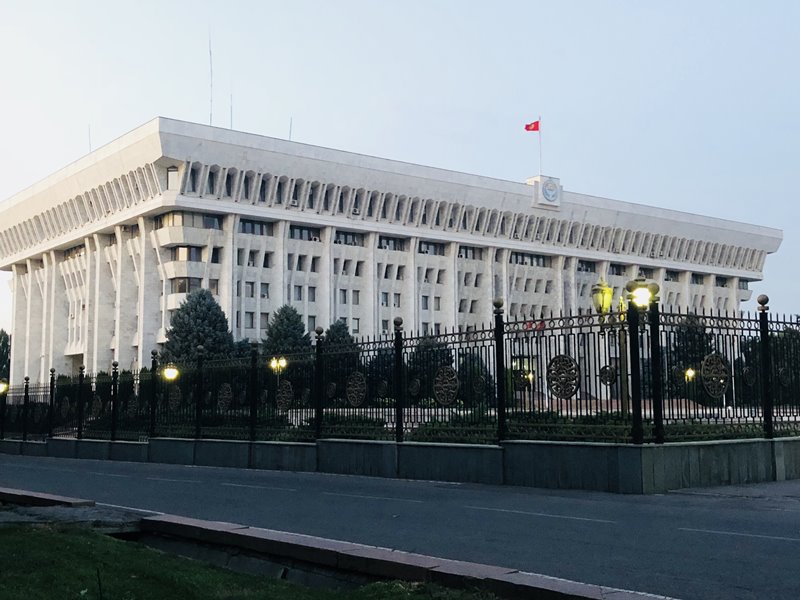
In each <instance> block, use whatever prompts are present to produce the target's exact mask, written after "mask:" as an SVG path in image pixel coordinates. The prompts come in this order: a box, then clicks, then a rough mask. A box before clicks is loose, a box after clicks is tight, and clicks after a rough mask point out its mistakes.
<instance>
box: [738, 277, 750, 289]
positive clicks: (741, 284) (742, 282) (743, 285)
mask: <svg viewBox="0 0 800 600" xmlns="http://www.w3.org/2000/svg"><path fill="white" fill-rule="evenodd" d="M749 283H750V282H749V281H747V280H746V279H740V280H739V286H738V287H739V289H740V290H747V289H750V288H749V287H748V285H747V284H749Z"/></svg>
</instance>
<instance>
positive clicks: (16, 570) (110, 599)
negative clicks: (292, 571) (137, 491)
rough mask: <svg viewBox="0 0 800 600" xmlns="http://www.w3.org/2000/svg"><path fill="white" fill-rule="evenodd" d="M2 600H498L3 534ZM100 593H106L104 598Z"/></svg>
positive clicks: (86, 540)
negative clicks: (345, 586)
mask: <svg viewBox="0 0 800 600" xmlns="http://www.w3.org/2000/svg"><path fill="white" fill-rule="evenodd" d="M0 565H2V567H1V574H0V599H2V600H28V599H30V598H36V599H37V600H70V599H76V600H156V599H159V600H160V599H170V600H173V599H181V598H192V599H195V600H232V599H235V598H242V599H248V600H249V599H253V600H255V599H264V600H266V599H270V600H346V599H352V600H389V599H403V600H492V599H494V598H495V596H493V595H491V594H488V593H484V592H471V591H462V590H449V589H444V588H440V587H438V586H432V585H429V584H418V583H406V582H388V583H374V584H371V585H367V586H364V587H362V588H360V589H358V590H347V591H332V590H319V589H309V588H304V587H301V586H297V585H294V584H290V583H287V582H284V581H277V580H273V579H266V578H262V577H255V576H251V575H242V574H239V573H233V572H231V571H226V570H224V569H220V568H217V567H213V566H208V565H205V564H203V563H200V562H197V561H193V560H189V559H185V558H181V557H177V556H173V555H169V554H164V553H162V552H159V551H157V550H153V549H151V548H147V547H146V546H143V545H141V544H137V543H133V542H124V541H120V540H117V539H114V538H111V537H108V536H105V535H102V534H99V533H95V532H93V531H90V530H87V529H75V528H59V527H4V528H0ZM101 589H102V592H101Z"/></svg>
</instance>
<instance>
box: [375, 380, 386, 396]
mask: <svg viewBox="0 0 800 600" xmlns="http://www.w3.org/2000/svg"><path fill="white" fill-rule="evenodd" d="M375 391H376V392H377V394H378V398H385V397H386V396H388V395H389V382H388V381H386V380H385V379H381V380H380V381H379V382H378V388H377V389H376V390H375Z"/></svg>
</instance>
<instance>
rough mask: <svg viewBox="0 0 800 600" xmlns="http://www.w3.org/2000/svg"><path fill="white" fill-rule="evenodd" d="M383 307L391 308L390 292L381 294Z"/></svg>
mask: <svg viewBox="0 0 800 600" xmlns="http://www.w3.org/2000/svg"><path fill="white" fill-rule="evenodd" d="M381 306H389V292H381Z"/></svg>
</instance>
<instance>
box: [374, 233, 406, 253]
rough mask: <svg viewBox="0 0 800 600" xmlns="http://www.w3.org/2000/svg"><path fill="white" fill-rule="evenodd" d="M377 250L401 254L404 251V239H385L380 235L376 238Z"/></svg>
mask: <svg viewBox="0 0 800 600" xmlns="http://www.w3.org/2000/svg"><path fill="white" fill-rule="evenodd" d="M378 249H380V250H395V251H399V252H402V251H404V250H405V249H406V240H405V239H404V238H396V237H387V236H384V235H382V236H380V237H379V238H378Z"/></svg>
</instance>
